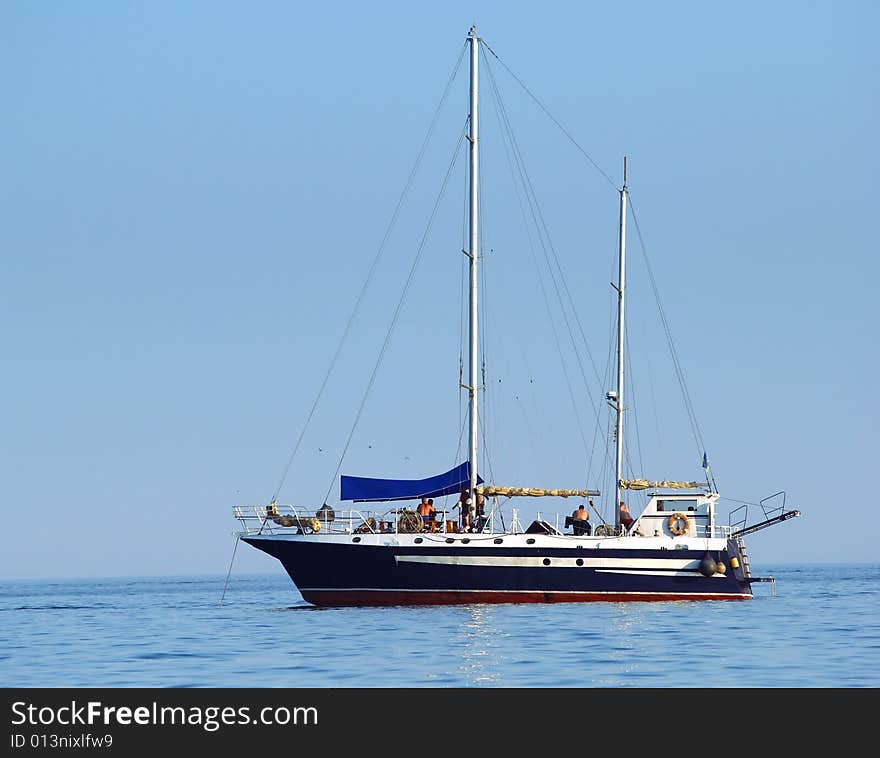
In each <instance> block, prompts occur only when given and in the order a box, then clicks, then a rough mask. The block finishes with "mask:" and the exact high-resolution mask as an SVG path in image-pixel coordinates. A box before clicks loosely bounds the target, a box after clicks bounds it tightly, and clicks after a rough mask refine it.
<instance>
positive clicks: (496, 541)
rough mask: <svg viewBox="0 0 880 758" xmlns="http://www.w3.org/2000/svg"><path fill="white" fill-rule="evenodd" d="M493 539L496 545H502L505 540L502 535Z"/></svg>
mask: <svg viewBox="0 0 880 758" xmlns="http://www.w3.org/2000/svg"><path fill="white" fill-rule="evenodd" d="M492 541H493V542H494V543H495V544H496V545H500V544H501V543H502V542H504V540H503V539H501V537H496V538H495V539H494V540H492Z"/></svg>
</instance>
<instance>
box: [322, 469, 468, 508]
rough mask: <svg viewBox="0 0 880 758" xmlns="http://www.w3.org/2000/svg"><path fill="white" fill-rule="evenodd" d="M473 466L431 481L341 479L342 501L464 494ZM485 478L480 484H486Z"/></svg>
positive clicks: (363, 477) (441, 475) (358, 477)
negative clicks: (463, 490) (462, 492)
mask: <svg viewBox="0 0 880 758" xmlns="http://www.w3.org/2000/svg"><path fill="white" fill-rule="evenodd" d="M470 479H471V464H470V463H469V462H467V461H465V462H464V463H462V464H461V465H460V466H456V467H455V468H454V469H452V470H451V471H447V472H446V473H445V474H438V475H437V476H432V477H430V478H428V479H370V478H367V477H365V476H343V477H340V487H339V489H340V493H339V499H340V500H354V501H355V502H361V503H363V502H370V501H382V500H418V499H419V498H422V497H440V495H452V494H458V493H459V492H461V488H462V487H465V488H466V487H469V486H470ZM482 482H483V479H482V477H480V476H478V477H477V483H478V484H482Z"/></svg>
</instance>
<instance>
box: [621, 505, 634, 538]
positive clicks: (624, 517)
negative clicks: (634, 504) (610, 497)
mask: <svg viewBox="0 0 880 758" xmlns="http://www.w3.org/2000/svg"><path fill="white" fill-rule="evenodd" d="M634 521H635V519H634V518H633V517H632V514H631V513H630V512H629V508H627V507H626V503H624V502H623V501H621V503H620V523H621V524H622V525H623V528H624V529H625V530H626V531H627V532H628V531H629V528H630V527H631V526H632V525H633V522H634Z"/></svg>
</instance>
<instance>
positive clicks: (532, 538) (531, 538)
mask: <svg viewBox="0 0 880 758" xmlns="http://www.w3.org/2000/svg"><path fill="white" fill-rule="evenodd" d="M526 542H527V543H528V544H529V545H534V544H535V538H534V537H529V538H528V539H527V540H526Z"/></svg>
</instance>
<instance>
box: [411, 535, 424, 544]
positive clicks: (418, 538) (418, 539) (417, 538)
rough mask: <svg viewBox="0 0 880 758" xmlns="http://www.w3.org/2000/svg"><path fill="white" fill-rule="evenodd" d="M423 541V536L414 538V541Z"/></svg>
mask: <svg viewBox="0 0 880 758" xmlns="http://www.w3.org/2000/svg"><path fill="white" fill-rule="evenodd" d="M421 541H422V538H421V537H416V538H415V539H414V540H413V542H415V543H416V544H418V543H419V542H421Z"/></svg>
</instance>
